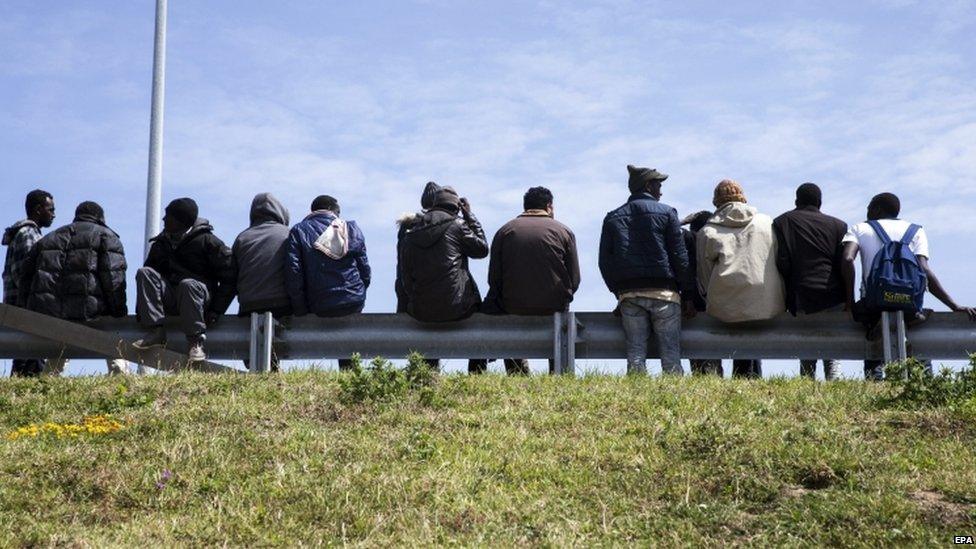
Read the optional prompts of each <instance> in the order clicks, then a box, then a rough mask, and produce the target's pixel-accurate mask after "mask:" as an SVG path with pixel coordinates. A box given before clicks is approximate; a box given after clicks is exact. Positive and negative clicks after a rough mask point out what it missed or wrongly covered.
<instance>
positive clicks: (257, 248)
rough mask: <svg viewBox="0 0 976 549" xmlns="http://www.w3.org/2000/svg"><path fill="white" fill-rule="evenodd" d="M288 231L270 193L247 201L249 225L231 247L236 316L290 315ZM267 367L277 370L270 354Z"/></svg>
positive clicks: (283, 214)
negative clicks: (249, 208) (249, 205)
mask: <svg viewBox="0 0 976 549" xmlns="http://www.w3.org/2000/svg"><path fill="white" fill-rule="evenodd" d="M288 231H289V216H288V209H287V208H285V205H284V204H282V203H281V201H280V200H278V199H277V198H275V197H274V195H272V194H271V193H259V194H257V195H255V197H254V200H252V201H251V225H250V226H249V227H248V228H247V229H245V230H244V231H243V232H242V233H241V234H239V235H237V239H236V240H235V241H234V246H233V248H232V251H233V262H234V263H233V264H234V272H236V273H237V301H238V303H240V309H239V310H238V313H237V314H238V315H240V316H246V315H250V314H251V313H266V312H270V313H272V314H273V315H274V316H275V318H281V317H285V316H291V314H292V308H291V300H290V299H289V298H288V292H287V290H286V289H285V254H286V251H287V248H288ZM245 365H247V362H245ZM271 368H272V370H277V369H278V359H277V357H274V356H273V357H272V362H271Z"/></svg>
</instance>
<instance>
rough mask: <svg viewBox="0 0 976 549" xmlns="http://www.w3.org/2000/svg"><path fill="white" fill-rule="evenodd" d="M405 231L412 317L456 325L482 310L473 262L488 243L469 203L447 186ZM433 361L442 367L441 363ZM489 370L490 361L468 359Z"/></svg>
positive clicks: (401, 272) (405, 277)
mask: <svg viewBox="0 0 976 549" xmlns="http://www.w3.org/2000/svg"><path fill="white" fill-rule="evenodd" d="M459 214H460V217H458V215H459ZM400 227H401V230H402V231H403V237H402V238H401V239H400V242H399V244H398V246H397V277H398V278H399V280H400V285H401V290H402V292H403V298H404V300H405V309H406V312H407V314H409V315H410V316H412V317H414V318H416V319H417V320H420V321H422V322H450V321H455V320H461V319H464V318H468V317H469V316H471V315H472V314H474V313H475V312H477V311H478V307H479V305H480V304H481V293H480V292H479V291H478V286H477V284H475V282H474V278H472V276H471V272H470V271H468V259H470V258H473V259H481V258H483V257H485V256H487V255H488V242H487V240H486V239H485V232H484V231H483V230H482V228H481V223H479V222H478V219H477V218H476V217H475V216H474V214H473V213H471V206H470V204H468V201H467V199H465V198H458V194H457V192H456V191H455V190H454V189H452V188H451V187H444V188H442V189H440V190H438V191H437V192H436V194H435V196H434V200H433V204H432V206H431V207H430V209H429V210H427V211H426V212H425V213H424V214H423V215H422V216H419V217H418V218H415V219H413V220H411V221H410V222H408V223H401V225H400ZM431 362H433V363H434V366H435V367H436V366H437V361H436V360H432V361H431ZM486 367H487V361H486V360H475V359H472V360H470V361H468V371H469V372H470V373H481V372H483V371H484V370H485V369H486Z"/></svg>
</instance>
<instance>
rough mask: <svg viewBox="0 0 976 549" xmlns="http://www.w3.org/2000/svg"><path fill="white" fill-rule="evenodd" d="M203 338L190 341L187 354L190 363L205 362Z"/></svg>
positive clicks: (205, 354)
mask: <svg viewBox="0 0 976 549" xmlns="http://www.w3.org/2000/svg"><path fill="white" fill-rule="evenodd" d="M204 341H206V340H205V339H204V338H203V337H201V338H199V339H197V338H194V339H192V340H190V351H189V352H188V353H187V357H189V359H190V362H204V361H206V360H207V353H206V351H204V350H203V342H204Z"/></svg>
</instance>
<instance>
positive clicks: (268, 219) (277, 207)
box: [251, 193, 289, 227]
mask: <svg viewBox="0 0 976 549" xmlns="http://www.w3.org/2000/svg"><path fill="white" fill-rule="evenodd" d="M262 223H278V224H280V225H288V224H289V216H288V208H286V207H285V205H284V204H282V203H281V201H280V200H278V199H277V198H275V196H274V195H273V194H271V193H261V194H258V195H257V196H255V197H254V200H252V201H251V226H252V227H254V226H257V225H261V224H262Z"/></svg>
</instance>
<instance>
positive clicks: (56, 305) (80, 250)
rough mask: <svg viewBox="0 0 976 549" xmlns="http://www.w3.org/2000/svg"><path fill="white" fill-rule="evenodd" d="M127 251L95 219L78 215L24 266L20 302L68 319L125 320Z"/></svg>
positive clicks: (45, 240)
mask: <svg viewBox="0 0 976 549" xmlns="http://www.w3.org/2000/svg"><path fill="white" fill-rule="evenodd" d="M125 271H126V261H125V250H124V249H123V248H122V242H121V240H119V236H118V235H117V234H116V233H115V232H114V231H112V230H111V229H109V228H108V227H106V226H105V224H104V221H103V220H101V219H98V218H95V217H93V216H87V215H83V216H78V217H76V218H75V220H74V222H72V223H71V224H69V225H65V226H64V227H61V228H59V229H57V230H55V231H53V232H51V233H50V234H48V235H47V236H45V237H44V238H42V239H41V240H39V241H38V242H37V244H36V245H35V246H34V249H33V250H32V251H31V254H30V256H29V257H28V259H27V261H26V262H25V264H24V268H23V274H22V278H21V284H22V287H24V288H29V290H28V292H27V295H26V297H25V296H23V295H22V296H21V298H20V302H21V303H22V304H23V305H25V306H26V307H27V308H28V309H31V310H33V311H37V312H39V313H43V314H46V315H51V316H55V317H58V318H63V319H66V320H75V321H85V320H92V319H94V318H97V317H99V316H116V317H120V316H125V315H126V313H127V305H126V295H125V294H126V282H125Z"/></svg>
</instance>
